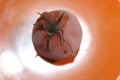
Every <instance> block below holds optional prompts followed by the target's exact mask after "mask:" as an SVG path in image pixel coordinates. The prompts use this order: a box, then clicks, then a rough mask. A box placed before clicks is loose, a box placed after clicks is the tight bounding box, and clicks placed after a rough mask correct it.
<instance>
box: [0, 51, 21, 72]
mask: <svg viewBox="0 0 120 80" xmlns="http://www.w3.org/2000/svg"><path fill="white" fill-rule="evenodd" d="M0 61H1V62H0V63H1V69H2V71H4V72H5V73H7V74H14V73H16V72H20V71H21V70H22V65H21V64H20V62H19V60H18V58H17V57H16V56H15V55H14V53H13V52H11V51H10V50H5V51H4V52H3V53H2V55H1V58H0Z"/></svg>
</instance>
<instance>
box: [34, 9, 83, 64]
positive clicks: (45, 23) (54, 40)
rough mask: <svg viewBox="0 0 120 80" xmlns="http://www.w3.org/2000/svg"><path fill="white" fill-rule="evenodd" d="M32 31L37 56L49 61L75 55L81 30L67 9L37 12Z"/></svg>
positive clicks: (80, 37) (79, 41)
mask: <svg viewBox="0 0 120 80" xmlns="http://www.w3.org/2000/svg"><path fill="white" fill-rule="evenodd" d="M38 14H39V15H40V17H39V18H38V19H37V20H36V22H35V24H34V28H33V32H32V41H33V44H34V48H35V50H36V52H37V56H40V57H41V58H43V59H45V60H47V61H49V62H51V61H57V60H62V59H66V58H69V57H72V56H76V54H77V52H78V50H79V47H80V43H81V39H82V30H81V26H80V24H79V21H78V20H77V19H76V17H75V16H74V15H73V14H71V13H70V12H68V11H64V10H55V11H51V12H43V13H42V14H41V13H38Z"/></svg>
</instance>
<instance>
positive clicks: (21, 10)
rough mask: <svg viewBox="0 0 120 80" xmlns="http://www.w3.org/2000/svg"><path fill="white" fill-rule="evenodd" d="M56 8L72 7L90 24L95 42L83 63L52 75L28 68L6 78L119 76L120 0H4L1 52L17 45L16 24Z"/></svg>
mask: <svg viewBox="0 0 120 80" xmlns="http://www.w3.org/2000/svg"><path fill="white" fill-rule="evenodd" d="M52 9H66V10H68V11H69V10H70V11H71V12H73V13H75V14H76V15H77V16H80V17H82V19H84V21H85V22H86V24H87V25H88V28H89V31H90V33H91V43H90V46H89V48H88V49H87V50H86V53H87V54H86V56H85V57H84V58H83V61H82V62H81V63H79V59H78V63H75V64H72V65H71V66H72V67H71V68H69V69H66V70H60V71H56V72H55V73H54V72H53V74H52V75H51V73H50V72H48V73H47V74H42V73H39V74H38V73H36V72H34V71H31V70H29V69H27V68H24V70H23V71H21V72H20V73H16V74H14V75H9V76H8V75H7V76H6V75H4V74H2V78H3V80H17V78H19V79H20V80H117V79H118V77H119V75H120V0H24V1H22V0H0V53H1V54H2V51H4V50H5V49H6V48H11V47H12V48H13V49H14V47H15V46H14V45H13V43H12V42H14V41H15V40H14V39H13V37H15V36H13V35H14V34H17V33H19V32H17V31H14V30H16V26H18V25H19V24H22V23H23V22H24V21H27V20H29V19H31V17H33V15H36V13H37V12H38V11H47V10H52ZM23 25H24V24H23ZM18 27H19V26H18ZM82 27H84V26H82ZM23 29H24V28H23ZM28 29H29V27H28ZM26 30H27V29H26ZM18 36H19V35H18ZM79 54H80V53H79ZM41 65H42V64H41ZM0 70H1V69H0ZM1 73H2V71H1ZM16 76H17V78H16Z"/></svg>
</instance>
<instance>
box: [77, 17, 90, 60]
mask: <svg viewBox="0 0 120 80" xmlns="http://www.w3.org/2000/svg"><path fill="white" fill-rule="evenodd" d="M79 22H80V25H81V27H82V41H81V45H80V50H79V52H78V55H77V56H76V59H75V62H76V61H77V62H78V61H79V62H84V61H83V60H84V58H85V57H86V54H87V53H88V49H89V46H90V43H91V33H90V31H89V26H88V25H87V24H86V23H85V22H84V20H82V18H79Z"/></svg>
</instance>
